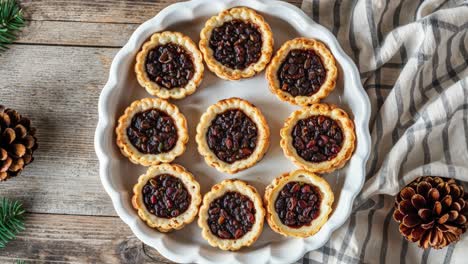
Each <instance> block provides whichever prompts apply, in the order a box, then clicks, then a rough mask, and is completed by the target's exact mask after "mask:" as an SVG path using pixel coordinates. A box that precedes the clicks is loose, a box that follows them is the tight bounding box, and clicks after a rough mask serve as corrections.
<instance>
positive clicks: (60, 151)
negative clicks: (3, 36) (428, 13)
mask: <svg viewBox="0 0 468 264" xmlns="http://www.w3.org/2000/svg"><path fill="white" fill-rule="evenodd" d="M174 2H177V1H174V0H162V1H148V0H137V1H136V0H134V1H132V0H128V1H118V0H116V1H110V0H107V1H103V0H61V1H60V0H42V1H40V0H26V1H21V5H22V6H23V8H24V11H25V13H26V17H27V19H28V26H27V27H26V28H25V29H24V30H23V32H22V33H21V36H20V38H19V39H18V40H17V41H16V42H15V44H13V45H11V46H10V50H8V51H6V52H5V53H3V54H1V55H0V104H3V105H5V106H7V107H10V108H14V109H16V110H18V111H19V112H20V113H22V114H24V115H26V116H28V117H30V118H31V119H32V121H33V125H34V126H35V127H36V128H37V131H38V132H37V136H38V142H39V149H38V150H37V151H36V152H35V153H34V156H35V161H34V162H33V163H32V164H31V165H29V166H28V167H27V168H26V169H25V171H24V172H23V174H22V175H21V176H19V177H15V178H12V179H10V180H8V181H6V182H1V183H0V196H4V197H8V198H11V199H17V200H20V201H22V202H23V204H24V207H25V209H26V210H27V212H28V213H27V216H26V227H27V229H26V231H24V232H22V233H21V234H20V235H19V236H18V238H17V239H16V240H15V241H12V242H11V243H10V244H8V245H7V247H6V248H5V249H3V250H0V263H13V262H14V260H16V259H22V260H26V261H27V263H30V262H39V263H43V262H47V263H50V262H53V263H170V261H168V260H167V259H165V258H164V257H162V256H161V255H160V254H159V253H158V252H157V251H156V250H154V249H152V248H150V247H148V246H146V245H144V244H143V243H142V242H140V241H139V240H138V239H137V238H136V237H135V236H134V235H133V234H132V233H131V231H130V229H129V228H128V227H127V226H126V225H125V224H124V223H123V222H122V221H121V220H120V218H118V217H117V216H116V213H115V211H114V209H113V207H112V204H111V201H110V198H109V197H108V196H107V194H106V193H105V191H104V189H103V187H102V185H101V182H100V180H99V176H98V161H97V157H96V155H95V152H94V146H93V137H94V130H95V127H96V124H97V119H98V114H97V104H98V97H99V94H100V92H101V89H102V87H103V86H104V84H105V83H106V81H107V77H108V71H109V67H110V63H111V61H112V59H113V57H114V55H115V54H116V53H117V51H118V50H119V49H120V47H122V46H123V45H124V44H125V43H126V41H127V40H128V38H129V37H130V35H131V33H132V32H133V31H134V30H135V29H136V28H137V27H138V25H139V24H141V23H142V22H144V21H146V20H148V19H149V18H151V17H153V16H154V15H156V14H157V13H158V12H159V11H160V10H161V9H162V8H164V7H166V6H168V5H170V4H171V3H174ZM289 2H291V3H293V4H295V5H296V6H300V2H301V0H289Z"/></svg>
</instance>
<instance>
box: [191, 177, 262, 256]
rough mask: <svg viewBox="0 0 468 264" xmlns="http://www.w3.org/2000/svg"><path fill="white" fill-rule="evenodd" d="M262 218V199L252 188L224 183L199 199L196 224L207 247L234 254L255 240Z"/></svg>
mask: <svg viewBox="0 0 468 264" xmlns="http://www.w3.org/2000/svg"><path fill="white" fill-rule="evenodd" d="M264 218H265V210H264V209H263V204H262V199H261V197H260V195H259V194H258V192H257V190H256V189H255V188H254V187H252V186H250V185H248V184H247V183H245V182H243V181H240V180H224V181H222V182H221V183H219V184H216V185H215V186H213V188H211V190H210V191H209V192H208V193H207V194H205V196H204V197H203V204H202V206H201V207H200V212H199V217H198V225H199V226H200V227H201V229H202V236H203V238H205V239H206V240H207V241H208V243H209V244H210V245H211V246H213V247H219V248H220V249H222V250H232V251H234V250H238V249H240V248H241V247H247V246H250V245H252V244H253V243H254V242H255V241H256V240H257V239H258V237H259V236H260V234H261V233H262V229H263V221H264Z"/></svg>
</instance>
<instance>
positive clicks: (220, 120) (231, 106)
mask: <svg viewBox="0 0 468 264" xmlns="http://www.w3.org/2000/svg"><path fill="white" fill-rule="evenodd" d="M269 137H270V129H269V128H268V124H267V122H266V120H265V117H264V116H263V114H262V113H261V112H260V110H259V109H258V108H256V107H255V106H254V105H252V104H251V103H249V102H247V101H246V100H243V99H240V98H229V99H225V100H221V101H219V102H217V103H216V104H214V105H212V106H210V107H208V109H207V110H206V112H205V113H204V114H203V115H202V116H201V118H200V123H199V124H198V126H197V136H196V141H197V144H198V152H200V154H201V155H202V156H203V157H204V158H205V161H206V163H208V165H210V166H212V167H214V168H216V169H217V170H219V171H222V172H227V173H230V174H234V173H236V172H238V171H241V170H244V169H247V168H249V167H251V166H253V165H255V163H257V162H258V161H259V160H260V159H262V157H263V156H264V155H265V153H266V151H267V149H268V146H269Z"/></svg>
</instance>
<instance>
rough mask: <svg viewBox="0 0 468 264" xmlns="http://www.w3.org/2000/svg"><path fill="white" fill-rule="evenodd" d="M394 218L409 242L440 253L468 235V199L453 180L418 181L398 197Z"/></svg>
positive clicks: (423, 179) (420, 178)
mask: <svg viewBox="0 0 468 264" xmlns="http://www.w3.org/2000/svg"><path fill="white" fill-rule="evenodd" d="M393 218H394V219H395V220H396V221H397V222H398V223H400V227H399V229H400V233H401V234H402V235H403V236H404V237H405V238H406V239H407V240H409V241H411V242H417V243H418V246H419V247H422V248H424V249H427V248H429V247H432V248H435V249H441V248H443V247H446V246H448V245H449V244H450V243H452V242H456V241H458V240H460V236H461V235H462V234H463V233H465V231H466V229H467V227H468V222H467V218H468V195H467V194H466V193H465V191H464V189H463V186H461V185H459V184H457V182H456V181H455V180H454V179H448V178H441V177H430V176H425V177H419V178H417V179H416V180H414V181H413V182H411V183H410V184H408V185H407V186H406V187H404V188H403V189H402V190H401V191H400V192H399V193H398V195H397V196H396V199H395V211H394V212H393Z"/></svg>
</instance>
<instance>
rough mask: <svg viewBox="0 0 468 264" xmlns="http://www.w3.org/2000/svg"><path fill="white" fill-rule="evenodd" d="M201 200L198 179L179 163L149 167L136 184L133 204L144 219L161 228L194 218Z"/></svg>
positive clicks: (169, 227)
mask: <svg viewBox="0 0 468 264" xmlns="http://www.w3.org/2000/svg"><path fill="white" fill-rule="evenodd" d="M201 200H202V197H201V194H200V185H199V184H198V182H197V181H196V180H195V179H194V177H193V175H192V174H191V173H190V172H188V171H186V170H185V168H184V167H182V166H180V165H176V164H160V165H157V166H152V167H149V168H148V171H146V173H145V174H143V175H141V176H140V178H138V183H137V184H135V186H134V187H133V198H132V204H133V207H134V208H135V209H136V210H138V215H139V216H140V218H141V219H142V220H143V221H145V222H146V223H147V224H148V225H149V226H150V227H152V228H156V229H158V230H159V231H160V232H169V231H172V230H174V229H176V230H178V229H181V228H182V227H184V226H185V225H186V224H190V223H191V222H193V220H195V217H196V216H197V214H198V208H199V207H200V203H201Z"/></svg>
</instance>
